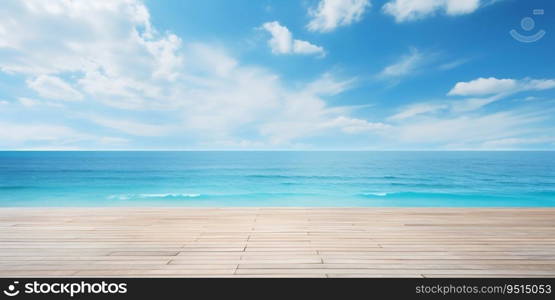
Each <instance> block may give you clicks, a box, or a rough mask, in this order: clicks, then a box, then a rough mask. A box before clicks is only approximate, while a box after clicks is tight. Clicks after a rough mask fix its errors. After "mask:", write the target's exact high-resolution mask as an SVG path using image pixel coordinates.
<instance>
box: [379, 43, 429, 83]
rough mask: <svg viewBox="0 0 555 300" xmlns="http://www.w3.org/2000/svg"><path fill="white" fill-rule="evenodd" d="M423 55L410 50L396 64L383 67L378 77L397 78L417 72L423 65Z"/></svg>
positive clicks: (412, 49) (415, 50)
mask: <svg viewBox="0 0 555 300" xmlns="http://www.w3.org/2000/svg"><path fill="white" fill-rule="evenodd" d="M424 60H425V59H424V55H423V54H422V53H420V51H418V50H417V49H415V48H411V50H410V53H409V54H407V55H404V56H402V57H401V58H400V59H399V60H398V61H397V62H395V63H393V64H392V65H389V66H387V67H385V68H384V69H383V70H382V71H381V72H380V74H379V75H378V76H379V77H382V78H398V77H403V76H407V75H410V74H412V73H414V72H416V71H417V70H418V68H419V67H420V66H422V64H423V63H424Z"/></svg>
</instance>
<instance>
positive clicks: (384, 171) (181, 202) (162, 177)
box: [0, 152, 555, 207]
mask: <svg viewBox="0 0 555 300" xmlns="http://www.w3.org/2000/svg"><path fill="white" fill-rule="evenodd" d="M0 206H207V207H210V206H211V207H213V206H323V207H359V206H360V207H362V206H382V207H383V206H386V207H388V206H401V207H423V206H424V207H429V206H442V207H483V206H493V207H497V206H503V207H505V206H507V207H515V206H525V207H535V206H542V207H546V206H550V207H553V206H555V152H0Z"/></svg>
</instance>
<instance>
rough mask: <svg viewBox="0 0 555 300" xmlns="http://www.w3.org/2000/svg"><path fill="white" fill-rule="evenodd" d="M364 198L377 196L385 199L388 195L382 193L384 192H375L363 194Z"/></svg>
mask: <svg viewBox="0 0 555 300" xmlns="http://www.w3.org/2000/svg"><path fill="white" fill-rule="evenodd" d="M363 195H364V196H379V197H385V196H387V195H388V193H384V192H376V193H363Z"/></svg>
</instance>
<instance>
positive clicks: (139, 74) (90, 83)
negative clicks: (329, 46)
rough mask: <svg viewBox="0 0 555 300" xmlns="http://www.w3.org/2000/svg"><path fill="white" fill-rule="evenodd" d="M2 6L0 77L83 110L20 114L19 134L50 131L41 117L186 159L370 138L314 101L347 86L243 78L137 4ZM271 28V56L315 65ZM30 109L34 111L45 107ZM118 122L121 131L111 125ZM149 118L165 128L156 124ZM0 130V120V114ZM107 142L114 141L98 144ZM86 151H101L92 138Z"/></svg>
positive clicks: (239, 67)
mask: <svg viewBox="0 0 555 300" xmlns="http://www.w3.org/2000/svg"><path fill="white" fill-rule="evenodd" d="M6 1H7V4H6V6H4V7H7V9H3V10H0V26H1V27H2V28H5V29H6V30H5V31H2V32H1V33H0V36H1V38H0V41H1V42H0V57H1V58H2V59H0V69H1V70H2V71H3V72H6V73H9V74H18V76H23V77H24V78H26V80H27V82H28V85H29V87H30V88H34V89H35V90H36V91H37V92H38V93H39V94H40V95H41V96H43V97H44V98H49V99H59V100H70V99H74V100H76V99H78V98H81V97H83V99H84V98H86V99H88V100H90V101H87V102H81V103H79V104H74V103H67V106H66V107H64V109H63V110H37V109H33V110H30V109H26V108H25V107H21V106H20V105H19V109H21V111H18V114H20V118H21V120H22V122H25V121H28V120H29V119H30V118H31V117H30V116H31V114H35V115H37V114H40V113H44V115H42V119H41V120H54V117H52V115H51V114H54V113H55V112H57V113H58V114H59V115H60V116H71V120H70V121H68V120H66V119H63V120H60V122H72V123H79V122H81V123H80V125H81V126H91V122H94V123H96V124H98V125H99V126H98V127H93V128H90V130H91V131H93V132H94V131H95V130H98V131H100V132H103V131H105V130H106V128H102V127H108V128H112V129H115V130H118V131H120V132H122V133H123V134H126V135H130V136H133V137H131V139H137V140H138V139H139V138H140V136H166V137H167V139H168V140H172V141H175V144H179V145H180V146H181V147H186V148H189V147H194V146H195V145H203V146H204V147H209V145H211V144H213V143H215V144H218V143H220V144H221V143H222V141H225V144H228V145H237V147H240V146H241V145H262V144H265V145H272V146H276V147H278V146H279V147H287V146H288V145H292V144H294V143H297V140H299V139H302V138H303V137H304V136H306V135H325V134H328V133H330V132H334V134H335V133H337V132H339V133H348V134H354V133H355V132H357V133H364V132H371V131H372V130H373V129H374V128H375V129H377V128H378V127H380V125H376V124H374V123H372V122H369V121H366V120H362V119H356V118H351V117H350V116H349V114H350V110H349V109H346V108H338V107H329V106H328V105H327V104H326V102H325V100H324V97H326V96H331V95H336V94H338V93H341V92H343V91H345V90H346V89H348V88H350V87H351V86H352V85H353V82H354V80H353V79H337V78H335V76H333V75H332V74H330V73H325V74H322V75H321V76H318V77H317V78H316V79H315V80H313V81H311V82H296V83H295V84H290V83H288V84H285V83H284V82H282V80H281V79H280V78H279V76H278V75H276V74H275V73H273V72H272V71H270V70H267V69H265V68H262V67H259V66H254V65H248V66H247V65H245V64H243V63H241V62H240V61H238V60H237V59H235V58H234V57H232V56H230V55H229V54H228V53H227V52H226V50H225V49H223V48H222V47H220V46H215V45H212V44H206V43H190V42H187V41H185V40H182V39H181V38H179V37H178V36H176V35H174V34H172V33H171V32H164V33H159V32H158V31H157V30H156V29H155V28H154V27H153V26H152V25H151V23H150V17H149V13H148V10H147V9H146V7H145V6H144V5H143V4H142V2H141V1H138V0H112V1H86V0H74V1H65V0H52V1H48V2H45V1H32V0H26V1H20V0H6ZM3 4H4V3H3ZM267 24H272V23H267ZM273 24H274V25H268V26H271V28H273V29H278V34H284V32H285V37H286V38H285V39H283V40H284V41H285V44H283V45H282V44H280V43H283V40H282V39H278V40H277V41H276V43H275V46H276V47H277V48H276V49H278V50H279V51H286V52H287V51H290V52H291V53H298V54H320V55H322V54H323V53H324V50H323V49H322V48H321V47H318V46H315V45H312V44H310V43H308V42H304V41H300V40H295V39H293V37H292V36H291V35H290V32H289V35H288V34H287V32H288V30H287V31H284V30H282V31H279V29H281V27H283V26H281V25H279V23H277V22H276V23H273ZM283 28H284V29H286V28H285V27H283ZM8 29H9V30H8ZM20 32H25V33H26V34H25V35H22V34H18V33H20ZM37 40H40V42H37ZM41 93H42V94H41ZM78 95H80V96H81V97H80V96H78ZM23 101H25V100H23ZM35 101H36V103H35V102H33V103H32V104H38V103H39V102H40V103H41V104H47V102H45V100H43V99H38V100H35ZM52 103H54V100H52ZM55 103H59V102H55ZM27 104H31V102H27ZM10 106H11V105H10ZM14 107H15V106H14ZM14 109H15V108H14ZM24 113H28V115H25V114H24ZM35 115H34V116H35ZM116 115H117V116H121V119H117V118H113V117H109V116H116ZM153 118H156V119H157V120H164V121H163V122H162V123H158V124H155V123H153V122H152V119H153ZM1 120H7V117H6V115H5V114H3V115H0V121H1ZM12 121H13V120H12ZM68 124H69V123H68ZM166 124H171V126H167V125H166ZM305 125H306V128H304V127H303V126H305ZM14 126H15V125H14ZM21 126H23V125H21ZM66 127H67V128H69V127H71V126H66ZM272 128H274V129H275V130H272ZM371 129H372V130H371ZM243 132H248V134H243ZM66 133H68V135H69V132H66ZM29 134H30V133H29ZM72 134H75V136H77V137H78V136H79V134H81V133H79V132H72ZM50 136H52V137H58V138H59V140H58V142H54V141H53V142H52V143H51V144H56V145H62V144H63V145H67V141H68V139H67V138H66V137H65V136H64V135H62V134H60V135H50ZM86 136H87V135H83V137H86ZM110 139H114V140H117V139H119V138H118V137H113V138H112V137H107V138H103V139H102V140H103V141H107V140H110ZM73 141H75V143H80V141H82V140H79V139H77V138H75V139H73ZM87 141H91V143H92V141H97V142H98V143H101V139H100V138H92V137H91V138H89V139H87ZM276 142H279V143H281V144H276ZM187 143H196V144H195V145H190V144H187Z"/></svg>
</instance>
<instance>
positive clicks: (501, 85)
mask: <svg viewBox="0 0 555 300" xmlns="http://www.w3.org/2000/svg"><path fill="white" fill-rule="evenodd" d="M552 88H555V80H554V79H530V78H526V79H522V80H516V79H497V78H495V77H489V78H477V79H474V80H472V81H468V82H458V83H457V84H455V86H454V87H453V88H452V89H451V91H449V93H448V95H450V96H485V95H498V94H512V93H517V92H522V91H529V90H536V91H539V90H547V89H552Z"/></svg>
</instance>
